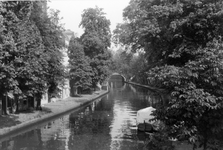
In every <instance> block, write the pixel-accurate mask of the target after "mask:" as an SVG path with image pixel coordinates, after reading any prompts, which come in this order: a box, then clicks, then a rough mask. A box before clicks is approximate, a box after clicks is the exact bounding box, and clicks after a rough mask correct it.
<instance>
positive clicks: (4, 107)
mask: <svg viewBox="0 0 223 150" xmlns="http://www.w3.org/2000/svg"><path fill="white" fill-rule="evenodd" d="M1 98H2V115H7V114H8V113H7V96H4V95H1Z"/></svg>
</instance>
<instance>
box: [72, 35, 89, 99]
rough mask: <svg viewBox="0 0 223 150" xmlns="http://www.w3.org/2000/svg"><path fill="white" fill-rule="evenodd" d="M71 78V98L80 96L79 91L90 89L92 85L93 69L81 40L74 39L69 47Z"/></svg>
mask: <svg viewBox="0 0 223 150" xmlns="http://www.w3.org/2000/svg"><path fill="white" fill-rule="evenodd" d="M68 57H69V78H70V87H71V96H75V95H77V94H79V92H78V89H79V88H81V89H82V90H86V89H89V88H90V87H91V84H92V69H91V66H90V64H89V58H88V57H87V56H85V54H84V48H83V46H82V45H81V44H80V39H78V38H75V37H72V38H71V39H70V43H69V47H68Z"/></svg>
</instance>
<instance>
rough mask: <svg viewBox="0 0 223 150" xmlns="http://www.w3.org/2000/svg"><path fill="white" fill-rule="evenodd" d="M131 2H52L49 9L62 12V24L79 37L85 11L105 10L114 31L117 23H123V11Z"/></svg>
mask: <svg viewBox="0 0 223 150" xmlns="http://www.w3.org/2000/svg"><path fill="white" fill-rule="evenodd" d="M129 2H130V0H51V2H48V7H49V8H53V9H57V10H59V11H60V17H62V18H63V19H62V20H61V22H62V23H63V24H65V25H64V26H65V29H70V30H72V31H73V32H74V33H76V34H77V36H81V34H82V33H83V29H82V28H81V27H80V28H79V24H80V22H81V14H82V12H83V10H84V9H87V8H95V7H96V6H98V7H99V8H103V12H105V13H106V18H107V19H109V20H110V21H111V26H110V29H111V31H113V30H114V29H115V27H116V25H117V23H121V22H122V20H123V18H122V13H123V9H124V8H125V7H127V6H128V4H129Z"/></svg>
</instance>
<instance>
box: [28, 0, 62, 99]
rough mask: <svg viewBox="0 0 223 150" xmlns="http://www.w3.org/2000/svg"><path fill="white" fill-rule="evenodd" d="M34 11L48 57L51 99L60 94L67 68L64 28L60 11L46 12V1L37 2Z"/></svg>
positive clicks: (48, 79) (34, 17)
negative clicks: (64, 55)
mask: <svg viewBox="0 0 223 150" xmlns="http://www.w3.org/2000/svg"><path fill="white" fill-rule="evenodd" d="M33 8H34V9H33V11H32V19H33V21H34V22H35V24H36V25H37V27H38V29H39V31H40V34H41V37H42V39H43V45H44V52H45V53H46V55H47V62H48V65H47V69H46V71H47V72H46V73H47V76H46V78H47V86H48V95H49V98H50V97H51V96H53V95H54V94H55V93H57V92H58V90H59V89H58V86H59V85H61V84H63V81H64V74H65V68H64V66H63V63H62V61H63V55H62V52H61V50H62V48H63V47H64V46H65V45H64V41H63V31H64V29H63V27H62V25H61V24H60V23H59V20H60V19H59V17H58V14H59V11H54V10H51V11H50V15H47V12H46V9H45V8H46V1H39V2H35V3H34V6H33Z"/></svg>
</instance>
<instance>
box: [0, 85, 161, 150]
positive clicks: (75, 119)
mask: <svg viewBox="0 0 223 150" xmlns="http://www.w3.org/2000/svg"><path fill="white" fill-rule="evenodd" d="M109 84H110V87H111V88H110V93H109V94H108V95H106V96H104V97H102V98H100V99H97V100H95V101H94V102H92V103H91V104H89V105H88V106H86V107H85V108H83V109H81V110H78V111H76V112H72V113H69V114H66V115H64V116H62V117H60V118H57V119H56V120H53V121H50V122H47V123H45V124H43V125H40V126H37V127H33V129H30V130H29V131H26V132H21V133H19V134H17V136H12V137H9V138H8V139H4V140H1V141H0V150H143V149H145V143H146V138H148V135H147V134H144V133H141V134H138V133H137V130H136V112H137V111H138V110H139V109H142V108H145V107H147V106H151V105H156V103H157V102H158V101H159V95H156V94H154V93H152V92H151V91H149V90H147V89H143V88H140V87H135V86H132V85H129V84H124V83H122V82H115V81H113V82H110V83H109Z"/></svg>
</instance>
